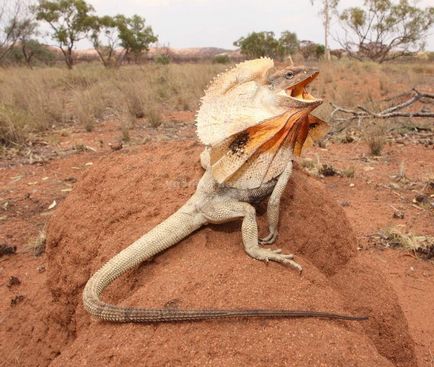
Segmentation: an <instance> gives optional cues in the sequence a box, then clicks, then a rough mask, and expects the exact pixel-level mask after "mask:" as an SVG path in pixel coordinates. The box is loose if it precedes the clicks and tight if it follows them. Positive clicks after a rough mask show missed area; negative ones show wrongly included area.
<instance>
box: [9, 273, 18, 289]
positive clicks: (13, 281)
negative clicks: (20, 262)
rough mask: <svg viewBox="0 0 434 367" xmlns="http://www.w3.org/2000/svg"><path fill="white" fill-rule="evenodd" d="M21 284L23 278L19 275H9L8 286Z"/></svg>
mask: <svg viewBox="0 0 434 367" xmlns="http://www.w3.org/2000/svg"><path fill="white" fill-rule="evenodd" d="M20 284H21V280H19V279H18V277H15V276H11V277H9V280H8V284H6V286H7V287H8V288H12V287H13V286H15V285H20Z"/></svg>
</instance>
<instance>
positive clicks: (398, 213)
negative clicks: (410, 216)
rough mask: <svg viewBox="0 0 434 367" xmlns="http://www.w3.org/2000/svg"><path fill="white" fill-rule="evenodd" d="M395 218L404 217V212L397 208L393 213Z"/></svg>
mask: <svg viewBox="0 0 434 367" xmlns="http://www.w3.org/2000/svg"><path fill="white" fill-rule="evenodd" d="M393 218H395V219H404V213H403V212H401V211H399V210H396V211H395V212H394V213H393Z"/></svg>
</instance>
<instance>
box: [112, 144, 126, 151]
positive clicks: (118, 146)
mask: <svg viewBox="0 0 434 367" xmlns="http://www.w3.org/2000/svg"><path fill="white" fill-rule="evenodd" d="M109 146H110V148H111V150H113V151H116V150H121V149H122V148H123V147H124V146H123V144H122V142H119V143H116V144H112V143H109Z"/></svg>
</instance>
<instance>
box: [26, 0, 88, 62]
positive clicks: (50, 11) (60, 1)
mask: <svg viewBox="0 0 434 367" xmlns="http://www.w3.org/2000/svg"><path fill="white" fill-rule="evenodd" d="M35 9H36V19H38V20H43V21H45V22H47V23H48V24H49V25H50V27H51V30H52V31H53V34H52V37H53V39H54V40H55V41H57V43H58V47H59V48H60V50H61V51H62V53H63V56H64V58H65V63H66V65H67V67H68V69H72V67H73V66H74V57H73V53H72V51H73V49H74V47H75V45H76V43H77V42H78V41H80V40H82V39H84V38H86V37H87V36H88V33H89V32H90V30H91V27H92V23H93V21H94V19H93V17H92V16H91V13H92V12H93V11H94V9H93V7H92V6H91V5H89V4H87V3H86V2H85V1H84V0H53V1H49V0H40V1H39V5H38V6H36V8H35Z"/></svg>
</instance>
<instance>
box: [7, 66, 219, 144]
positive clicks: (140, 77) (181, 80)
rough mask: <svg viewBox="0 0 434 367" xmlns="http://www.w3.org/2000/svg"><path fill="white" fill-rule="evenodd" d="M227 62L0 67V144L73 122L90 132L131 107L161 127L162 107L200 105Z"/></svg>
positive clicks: (134, 113)
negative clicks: (204, 93) (108, 118)
mask: <svg viewBox="0 0 434 367" xmlns="http://www.w3.org/2000/svg"><path fill="white" fill-rule="evenodd" d="M223 68H224V66H222V65H218V64H216V65H212V64H205V65H203V64H202V65H175V64H174V65H165V66H159V65H143V66H125V67H123V68H121V69H117V70H115V71H113V70H106V69H104V68H102V67H101V66H98V65H83V66H81V65H80V66H78V67H76V68H75V69H74V70H72V71H68V70H66V69H63V68H57V67H53V68H42V69H37V70H27V69H24V68H9V69H7V70H0V83H1V84H2V88H1V89H0V101H1V102H0V144H1V145H6V146H14V145H17V144H18V145H20V144H25V143H26V141H28V139H31V136H32V134H34V133H38V132H41V131H45V130H47V129H52V128H61V127H62V126H65V125H69V124H72V123H74V122H77V123H79V124H80V125H82V126H83V127H84V128H85V129H86V130H87V131H91V130H92V129H93V128H94V126H95V125H96V124H97V123H98V121H100V120H102V119H104V118H106V117H110V116H115V115H122V114H123V112H124V111H125V110H126V111H128V113H129V115H130V116H131V117H132V118H141V117H147V118H148V119H149V122H150V123H151V125H152V126H158V125H159V124H160V123H161V121H162V117H161V112H157V111H162V110H163V109H167V110H171V111H173V110H180V111H182V110H185V109H186V108H191V109H196V107H197V106H198V103H199V98H200V97H201V95H202V93H203V89H204V88H205V86H206V85H207V83H208V82H209V80H210V79H211V78H212V77H213V76H214V75H215V74H217V73H218V72H220V71H222V70H223Z"/></svg>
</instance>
